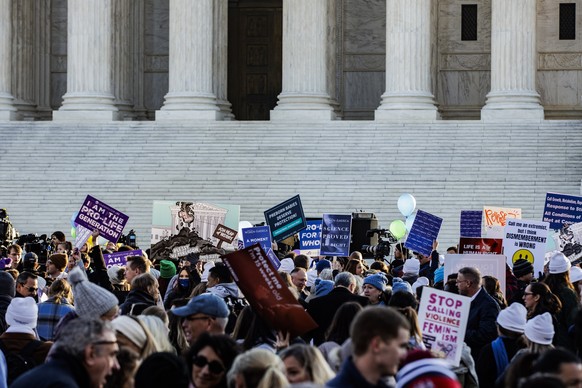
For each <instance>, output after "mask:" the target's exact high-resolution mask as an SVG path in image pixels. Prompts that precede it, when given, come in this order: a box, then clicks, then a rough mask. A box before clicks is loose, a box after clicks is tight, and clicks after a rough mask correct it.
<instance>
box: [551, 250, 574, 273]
mask: <svg viewBox="0 0 582 388" xmlns="http://www.w3.org/2000/svg"><path fill="white" fill-rule="evenodd" d="M571 266H572V264H571V263H570V260H568V258H567V257H566V256H564V254H563V253H562V252H558V251H554V252H552V254H551V256H550V273H551V274H558V273H564V272H566V271H568V270H569V269H570V267H571Z"/></svg>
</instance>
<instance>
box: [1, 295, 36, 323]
mask: <svg viewBox="0 0 582 388" xmlns="http://www.w3.org/2000/svg"><path fill="white" fill-rule="evenodd" d="M37 319H38V306H37V305H36V302H35V301H34V299H32V298H31V297H29V296H28V297H26V298H13V299H12V301H11V302H10V304H9V305H8V308H7V309H6V323H7V324H8V325H9V326H10V330H11V331H13V330H14V329H17V328H18V327H21V328H26V329H27V331H28V330H32V329H34V328H35V327H36V320H37Z"/></svg>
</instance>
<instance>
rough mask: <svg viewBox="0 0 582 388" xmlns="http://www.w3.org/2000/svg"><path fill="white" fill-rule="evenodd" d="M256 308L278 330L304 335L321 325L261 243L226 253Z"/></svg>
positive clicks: (240, 286)
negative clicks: (285, 279)
mask: <svg viewBox="0 0 582 388" xmlns="http://www.w3.org/2000/svg"><path fill="white" fill-rule="evenodd" d="M222 259H223V261H224V263H225V264H226V265H227V266H228V268H229V269H230V271H231V273H232V275H233V277H234V280H235V282H236V283H237V285H238V287H239V288H240V289H241V291H242V292H243V294H244V295H245V297H246V298H247V300H248V301H249V303H250V305H251V306H252V307H253V310H254V311H255V312H256V313H257V314H259V315H260V316H261V317H262V318H263V319H264V320H265V321H267V323H268V324H269V325H270V326H271V327H272V328H273V329H275V330H281V331H284V332H290V333H291V336H296V335H302V334H304V333H307V332H308V331H310V330H313V329H315V328H316V327H317V324H316V323H315V322H314V321H313V319H312V318H311V316H310V315H309V314H308V313H307V312H306V311H305V309H304V308H303V307H302V306H301V305H300V304H299V302H298V301H297V299H295V297H294V296H293V294H291V291H289V288H287V286H286V285H285V283H284V282H283V279H281V276H279V274H278V273H277V270H276V269H275V268H274V267H273V264H271V261H270V260H269V258H268V257H267V254H266V253H265V251H263V250H262V249H261V246H260V245H259V244H255V245H253V246H251V247H247V248H244V249H243V250H241V251H236V252H233V253H230V254H228V255H224V256H222Z"/></svg>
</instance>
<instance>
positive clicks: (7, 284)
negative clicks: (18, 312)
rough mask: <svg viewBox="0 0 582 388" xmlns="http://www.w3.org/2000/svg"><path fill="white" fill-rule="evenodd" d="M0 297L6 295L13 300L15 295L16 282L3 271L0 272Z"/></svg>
mask: <svg viewBox="0 0 582 388" xmlns="http://www.w3.org/2000/svg"><path fill="white" fill-rule="evenodd" d="M0 295H8V296H11V297H13V298H14V295H16V280H14V277H13V276H12V275H10V274H9V273H8V272H5V271H0Z"/></svg>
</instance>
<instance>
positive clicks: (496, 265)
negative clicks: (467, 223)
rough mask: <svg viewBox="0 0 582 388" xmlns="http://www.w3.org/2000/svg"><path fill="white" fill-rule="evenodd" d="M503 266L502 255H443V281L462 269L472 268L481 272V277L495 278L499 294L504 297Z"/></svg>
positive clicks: (504, 262) (504, 259)
mask: <svg viewBox="0 0 582 388" xmlns="http://www.w3.org/2000/svg"><path fill="white" fill-rule="evenodd" d="M505 266H506V258H505V256H504V255H492V254H466V255H449V254H447V255H445V271H444V278H445V281H446V279H447V276H449V275H451V274H454V273H457V272H459V270H460V269H461V268H463V267H474V268H477V269H478V270H479V271H481V276H484V275H489V276H493V277H495V278H497V280H499V284H500V286H501V292H503V294H504V295H505Z"/></svg>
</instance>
